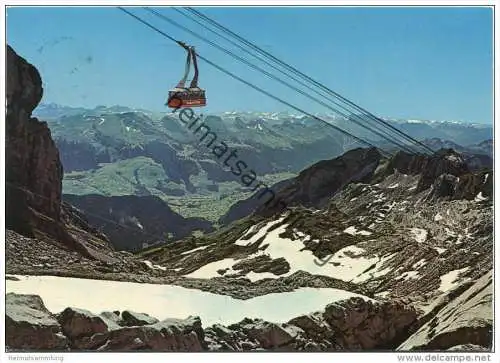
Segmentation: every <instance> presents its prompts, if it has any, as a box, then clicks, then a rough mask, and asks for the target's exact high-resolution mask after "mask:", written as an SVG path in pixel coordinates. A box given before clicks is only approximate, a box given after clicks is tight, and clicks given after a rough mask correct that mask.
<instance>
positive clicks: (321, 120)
mask: <svg viewBox="0 0 500 363" xmlns="http://www.w3.org/2000/svg"><path fill="white" fill-rule="evenodd" d="M118 9H119V10H121V11H123V12H125V13H126V14H128V15H130V16H131V17H133V18H134V19H136V20H137V21H139V22H141V23H142V24H144V25H146V26H147V27H149V28H150V29H152V30H154V31H156V32H157V33H159V34H161V35H163V36H164V37H166V38H168V39H170V40H172V41H174V42H176V43H179V41H178V40H176V39H175V38H173V37H171V36H170V35H168V34H167V33H165V32H164V31H162V30H161V29H159V28H157V27H156V26H154V25H152V24H150V23H149V22H147V21H146V20H144V19H141V18H140V17H138V16H137V15H135V14H133V13H131V12H130V11H128V10H125V9H124V8H122V7H120V6H119V7H118ZM196 55H197V56H198V58H200V59H201V60H203V61H204V62H205V63H208V64H210V65H211V66H213V67H214V68H216V69H218V70H219V71H221V72H223V73H225V74H227V75H228V76H230V77H232V78H234V79H236V80H238V81H240V82H242V83H244V84H246V85H247V86H249V87H251V88H253V89H255V90H256V91H259V92H260V93H262V94H265V95H266V96H268V97H270V98H272V99H274V100H276V101H278V102H280V103H282V104H284V105H286V106H288V107H290V108H293V109H294V110H296V111H298V112H301V113H303V114H305V115H307V116H309V117H311V118H313V119H315V120H317V121H320V122H322V123H324V124H326V125H327V126H330V127H332V128H334V129H335V130H337V131H338V132H340V133H342V134H344V135H346V136H349V137H352V138H353V139H354V140H356V141H358V142H359V143H361V144H364V145H367V146H370V147H373V148H376V149H379V148H377V147H376V146H375V145H373V144H371V143H370V142H368V141H365V140H363V139H361V138H359V137H357V136H355V135H353V134H351V133H349V132H347V131H345V130H343V129H341V128H339V127H337V126H335V125H332V124H331V123H329V122H327V121H325V120H323V119H321V118H319V117H317V116H315V115H313V114H311V113H309V112H307V111H305V110H303V109H301V108H299V107H297V106H294V105H292V104H291V103H289V102H287V101H285V100H282V99H281V98H279V97H276V96H274V95H272V94H271V93H269V92H267V91H265V90H263V89H262V88H260V87H258V86H255V85H253V84H252V83H250V82H248V81H245V80H244V79H242V78H240V77H238V76H237V75H235V74H233V73H231V72H229V71H227V70H225V69H224V68H222V67H220V66H218V65H217V64H215V63H213V62H211V61H210V60H208V59H207V58H205V57H203V56H201V55H199V54H198V53H196ZM379 151H380V152H381V154H383V155H384V156H386V157H387V156H391V154H389V153H388V152H386V151H384V150H381V149H379Z"/></svg>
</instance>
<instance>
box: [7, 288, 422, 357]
mask: <svg viewBox="0 0 500 363" xmlns="http://www.w3.org/2000/svg"><path fill="white" fill-rule="evenodd" d="M7 308H8V311H7V313H8V317H9V319H10V320H8V323H9V324H10V325H8V329H7V342H8V345H9V346H10V348H11V349H23V348H24V349H50V348H53V349H55V348H58V347H64V348H67V349H69V350H73V351H78V350H97V351H131V350H134V351H136V350H150V351H190V352H193V351H206V350H210V351H224V350H226V351H227V350H232V351H243V350H281V351H303V350H306V351H307V350H309V351H311V350H318V351H328V350H330V351H339V350H350V351H353V350H360V349H368V350H369V349H385V348H391V347H394V341H395V338H397V337H398V336H401V335H402V334H404V333H405V332H406V331H407V330H408V329H410V328H411V326H412V325H413V324H414V323H415V321H416V318H417V313H416V311H415V309H413V308H411V307H409V306H406V305H405V304H403V303H401V302H378V301H370V300H366V299H363V298H351V299H348V300H343V301H339V302H336V303H333V304H330V305H328V306H327V307H326V308H325V309H324V310H323V311H320V312H316V313H312V314H309V315H302V316H299V317H296V318H294V319H292V320H290V321H289V322H288V323H273V322H269V321H264V320H262V319H248V318H246V319H243V320H242V321H241V322H239V323H236V324H232V325H229V326H223V325H220V324H216V325H213V326H212V327H209V328H206V329H203V327H202V322H201V320H200V318H199V317H193V316H190V317H188V318H186V319H165V320H163V321H158V320H156V319H154V318H151V317H150V316H148V315H146V314H137V313H130V314H128V313H126V312H122V314H121V315H122V316H126V315H135V317H136V318H137V319H136V324H132V320H130V319H129V318H125V319H124V320H120V319H119V315H118V314H115V313H112V312H104V313H102V314H100V315H94V314H93V313H91V312H89V311H86V310H82V309H76V308H66V309H65V310H64V311H63V312H62V313H60V314H59V315H58V316H57V320H56V319H55V317H54V316H52V314H51V313H50V312H48V311H47V309H46V308H45V307H44V306H43V302H42V301H41V299H40V298H39V297H38V296H33V295H16V294H9V295H8V305H7ZM145 316H147V319H142V318H141V317H145ZM23 319H24V321H23ZM146 320H147V321H146ZM11 321H15V322H17V323H16V324H13V323H11ZM20 321H23V324H24V325H21V324H19V322H20ZM144 323H146V324H144ZM33 331H35V333H36V334H35V336H36V337H37V339H36V340H35V339H34V338H33V336H32V335H29V334H28V333H31V334H33ZM63 334H64V335H63ZM21 337H24V340H23V339H21ZM41 337H43V338H44V339H43V340H42V339H41ZM38 338H40V339H38Z"/></svg>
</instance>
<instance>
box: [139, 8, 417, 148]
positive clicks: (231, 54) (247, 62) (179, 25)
mask: <svg viewBox="0 0 500 363" xmlns="http://www.w3.org/2000/svg"><path fill="white" fill-rule="evenodd" d="M144 9H145V10H147V11H149V12H151V13H152V14H154V15H155V16H157V17H159V18H160V19H162V20H164V21H167V22H168V23H170V24H172V25H174V26H176V27H178V28H180V29H182V30H184V31H186V32H188V33H190V34H191V35H193V36H195V37H197V38H198V39H201V40H202V41H204V42H206V43H208V44H210V45H211V46H213V47H215V48H217V49H219V50H220V51H222V52H224V53H226V54H228V55H230V56H231V57H233V58H235V59H237V60H239V61H240V62H242V63H245V64H246V65H248V66H249V67H251V68H253V69H255V70H257V71H259V72H261V73H263V74H265V75H266V76H267V77H269V78H272V79H274V80H276V81H278V82H279V83H281V84H283V85H285V86H287V87H288V88H290V89H292V90H294V91H296V92H298V93H300V94H302V95H303V96H306V97H307V98H309V99H311V100H313V101H315V102H317V103H319V104H321V105H322V106H324V107H327V108H328V109H330V110H331V111H333V112H335V113H338V114H340V115H341V116H343V117H344V118H346V119H348V120H351V121H353V122H354V123H356V124H357V125H358V126H360V127H362V128H365V129H367V130H368V131H370V132H372V133H374V134H375V135H377V136H379V137H381V138H382V139H384V140H386V141H388V142H389V143H392V144H394V145H396V146H398V147H399V148H401V149H403V150H405V151H407V152H409V153H412V154H413V153H415V151H414V150H412V149H411V148H409V147H407V146H406V145H405V144H401V143H399V142H397V141H395V140H394V139H391V137H390V136H387V135H385V134H383V133H381V132H380V131H378V130H377V129H373V128H370V127H369V126H367V125H365V124H363V122H362V121H361V122H359V121H358V120H356V119H352V117H353V116H354V117H356V115H355V114H353V113H351V115H346V114H345V113H343V112H341V111H339V110H338V109H335V108H333V107H332V106H330V105H328V104H326V103H324V102H323V101H321V100H319V99H317V98H315V97H313V96H311V95H310V94H308V93H306V92H305V91H303V90H301V89H299V88H297V87H295V86H293V85H291V84H290V83H288V82H286V81H283V80H282V79H280V78H279V77H277V76H275V75H273V74H271V73H269V72H267V71H266V70H264V69H262V68H260V67H259V66H256V65H254V64H252V63H251V62H249V61H248V60H247V59H245V58H242V57H240V56H238V55H237V54H235V53H233V52H231V51H230V50H227V49H225V48H223V47H221V46H219V45H218V44H216V43H214V42H212V41H211V40H209V39H207V38H205V37H203V36H201V35H199V34H197V33H196V32H194V31H192V30H190V29H189V28H187V27H185V26H183V25H181V24H179V23H177V22H176V21H174V20H172V19H170V18H169V17H167V16H165V15H163V14H161V13H159V12H157V11H155V10H153V9H150V8H144ZM337 105H338V104H337ZM338 106H339V107H341V108H343V109H344V110H346V111H347V112H350V111H349V110H347V109H346V108H344V107H343V106H342V105H338Z"/></svg>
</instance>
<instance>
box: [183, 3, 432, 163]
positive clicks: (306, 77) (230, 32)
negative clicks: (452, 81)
mask: <svg viewBox="0 0 500 363" xmlns="http://www.w3.org/2000/svg"><path fill="white" fill-rule="evenodd" d="M185 9H186V10H188V11H190V12H191V13H193V14H195V15H196V16H198V17H200V18H203V19H204V20H205V21H208V22H209V23H211V24H212V25H214V26H216V27H217V28H219V29H221V30H223V31H224V32H226V33H227V34H230V35H232V36H233V37H235V38H236V39H238V40H239V41H241V42H243V43H244V44H246V45H247V46H249V47H251V48H253V49H254V50H256V51H257V52H259V53H261V54H262V55H264V56H266V57H268V58H269V59H271V60H273V61H274V62H276V63H278V64H280V65H282V66H283V67H285V68H287V69H289V70H290V71H291V72H293V73H295V74H297V75H298V76H300V77H301V78H303V79H306V80H308V81H309V82H311V83H313V84H315V85H316V86H318V87H320V88H321V89H323V90H324V91H326V92H328V93H329V94H331V95H333V96H335V97H336V98H339V99H341V100H343V101H344V102H346V103H348V104H350V105H351V106H352V107H355V108H356V109H357V110H358V111H360V112H362V113H363V114H365V115H367V116H369V117H370V118H371V119H373V120H375V121H377V122H379V123H382V124H384V125H385V126H387V127H389V128H390V129H392V130H394V131H396V132H397V133H398V134H400V135H402V136H403V137H405V138H406V139H408V140H411V141H412V142H413V143H414V144H416V145H419V146H421V147H422V148H423V149H424V150H426V151H427V152H430V153H432V154H433V153H434V151H433V150H432V149H431V148H429V147H428V146H427V145H425V144H423V143H422V142H420V141H418V140H416V139H414V138H413V137H411V136H410V135H408V134H406V133H404V132H403V131H401V130H399V129H398V128H396V127H394V126H392V125H391V124H389V123H388V122H386V121H385V120H383V119H381V118H379V117H377V116H375V115H374V114H372V113H371V112H369V111H367V110H365V109H364V108H362V107H361V106H359V105H357V104H355V103H354V102H352V101H350V100H348V99H347V98H345V97H343V96H342V95H340V94H338V93H337V92H335V91H333V90H331V89H330V88H328V87H327V86H325V85H323V84H322V83H320V82H318V81H316V80H314V79H313V78H311V77H309V76H307V75H306V74H304V73H303V72H301V71H299V70H298V69H296V68H295V67H293V66H291V65H289V64H287V63H285V62H283V61H281V60H280V59H278V58H276V57H275V56H273V55H272V54H270V53H269V52H267V51H265V50H263V49H261V48H260V47H259V46H257V45H255V44H253V43H251V42H250V41H248V40H246V39H245V38H243V37H241V36H239V35H238V34H236V33H234V32H233V31H231V30H230V29H228V28H226V27H224V26H223V25H221V24H219V23H218V22H216V21H215V20H212V19H211V18H209V17H208V16H206V15H204V14H203V13H201V12H199V11H197V10H195V9H193V8H191V7H186V8H185Z"/></svg>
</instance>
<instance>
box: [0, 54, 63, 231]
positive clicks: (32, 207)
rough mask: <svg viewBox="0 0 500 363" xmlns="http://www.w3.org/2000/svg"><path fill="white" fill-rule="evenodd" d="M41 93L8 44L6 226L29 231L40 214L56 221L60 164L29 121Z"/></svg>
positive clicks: (41, 129) (43, 129) (40, 125)
mask: <svg viewBox="0 0 500 363" xmlns="http://www.w3.org/2000/svg"><path fill="white" fill-rule="evenodd" d="M42 94H43V88H42V80H41V78H40V74H39V73H38V71H37V69H36V68H35V67H33V66H32V65H31V64H29V63H28V62H26V61H25V60H24V59H23V58H21V57H19V56H18V55H17V54H16V53H15V52H14V50H13V49H12V48H11V47H10V46H7V115H6V150H5V151H6V167H7V173H6V180H7V195H6V202H7V210H8V211H9V213H8V214H7V228H12V229H14V230H18V231H23V232H27V233H30V232H31V233H33V228H32V227H31V228H30V227H29V226H33V219H36V218H37V214H43V215H45V216H47V217H49V218H51V219H53V220H54V221H55V222H59V221H60V215H61V188H62V185H61V183H62V175H63V170H62V165H61V162H60V161H59V152H58V150H57V148H56V146H55V144H54V141H53V140H52V137H51V134H50V130H49V128H48V127H47V124H46V123H45V122H40V121H39V120H38V119H36V118H33V117H31V112H32V111H33V109H34V108H35V107H36V106H37V104H38V103H39V102H40V100H41V98H42Z"/></svg>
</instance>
